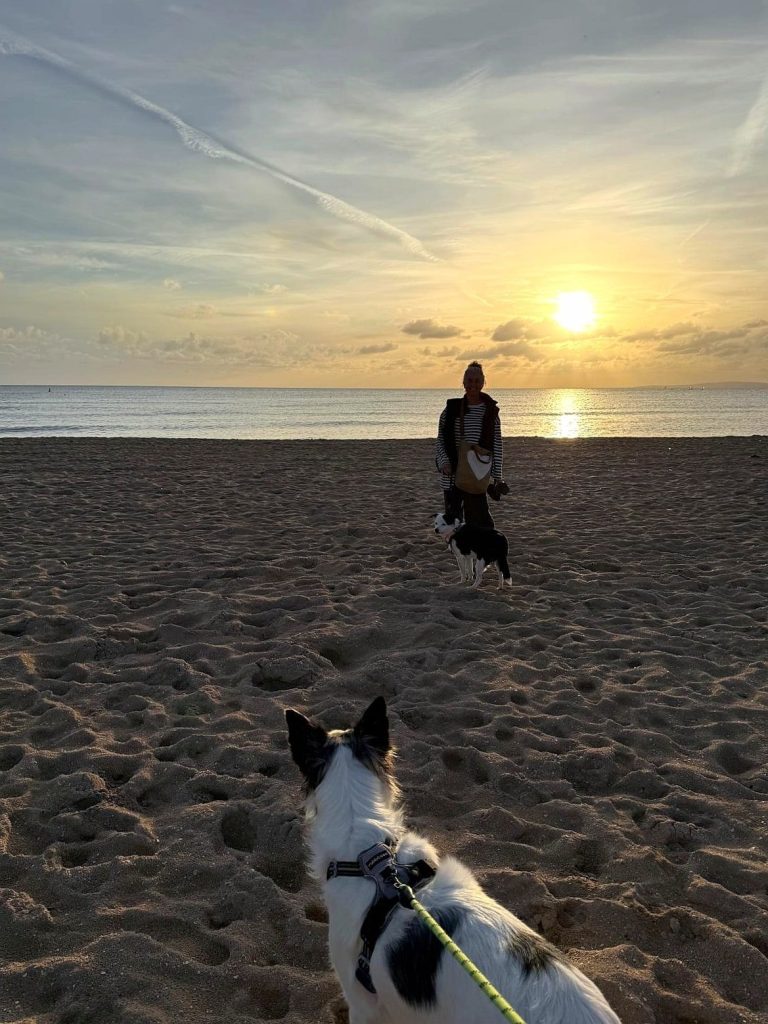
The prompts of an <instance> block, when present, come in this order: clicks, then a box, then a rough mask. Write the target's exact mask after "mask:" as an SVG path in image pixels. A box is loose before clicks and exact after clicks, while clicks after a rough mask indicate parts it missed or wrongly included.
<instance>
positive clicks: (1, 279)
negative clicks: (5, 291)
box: [0, 270, 5, 284]
mask: <svg viewBox="0 0 768 1024" xmlns="http://www.w3.org/2000/svg"><path fill="white" fill-rule="evenodd" d="M4 280H5V274H4V273H3V272H2V270H0V284H2V283H3V281H4Z"/></svg>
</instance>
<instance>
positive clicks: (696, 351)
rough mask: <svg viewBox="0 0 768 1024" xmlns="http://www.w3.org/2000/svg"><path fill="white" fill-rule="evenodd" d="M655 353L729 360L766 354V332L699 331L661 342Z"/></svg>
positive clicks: (767, 335)
mask: <svg viewBox="0 0 768 1024" xmlns="http://www.w3.org/2000/svg"><path fill="white" fill-rule="evenodd" d="M656 351H657V352H666V353H667V354H669V355H676V356H682V355H685V356H690V355H697V356H701V355H708V356H714V357H715V358H716V359H729V358H732V357H733V356H735V355H737V354H740V355H745V354H747V353H757V352H761V351H763V352H768V332H766V331H764V330H761V329H758V330H757V331H751V330H749V329H747V328H745V327H741V328H735V329H734V330H732V331H707V330H700V331H697V332H696V333H695V334H691V335H688V336H687V337H685V338H680V339H671V340H669V341H663V342H662V343H661V344H660V345H659V346H658V347H657V349H656Z"/></svg>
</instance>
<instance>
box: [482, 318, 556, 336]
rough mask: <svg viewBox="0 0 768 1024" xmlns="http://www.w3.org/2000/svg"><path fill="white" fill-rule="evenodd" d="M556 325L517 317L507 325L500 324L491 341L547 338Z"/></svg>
mask: <svg viewBox="0 0 768 1024" xmlns="http://www.w3.org/2000/svg"><path fill="white" fill-rule="evenodd" d="M553 330H556V325H555V324H553V323H550V322H549V321H536V320H524V319H523V318H522V317H516V318H515V319H514V320H507V322H506V323H505V324H499V326H498V327H497V328H496V330H495V331H494V332H493V334H492V335H491V341H513V340H515V339H516V338H545V337H546V336H547V335H548V334H550V333H551V332H552V331H553Z"/></svg>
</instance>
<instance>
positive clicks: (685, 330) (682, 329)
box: [621, 321, 701, 341]
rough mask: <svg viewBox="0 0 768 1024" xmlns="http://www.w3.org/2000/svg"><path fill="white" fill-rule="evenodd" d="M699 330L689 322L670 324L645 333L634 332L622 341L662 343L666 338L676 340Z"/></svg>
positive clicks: (626, 335)
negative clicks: (682, 335)
mask: <svg viewBox="0 0 768 1024" xmlns="http://www.w3.org/2000/svg"><path fill="white" fill-rule="evenodd" d="M699 330H701V327H700V325H698V324H694V323H691V322H690V321H687V322H684V323H678V324H671V325H670V326H669V327H663V328H652V329H651V330H647V331H634V332H633V333H632V334H625V335H623V336H622V339H621V340H622V341H664V340H665V339H667V338H677V337H679V336H680V335H681V334H694V333H695V332H696V331H699Z"/></svg>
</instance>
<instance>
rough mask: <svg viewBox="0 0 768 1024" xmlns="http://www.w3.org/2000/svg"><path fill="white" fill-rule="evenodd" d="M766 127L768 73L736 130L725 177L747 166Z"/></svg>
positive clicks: (767, 125) (737, 172) (738, 172)
mask: <svg viewBox="0 0 768 1024" xmlns="http://www.w3.org/2000/svg"><path fill="white" fill-rule="evenodd" d="M766 129H768V75H766V76H765V78H764V79H763V84H762V86H761V87H760V92H759V93H758V94H757V99H756V100H755V102H754V103H753V104H752V106H751V107H750V109H749V113H748V114H747V116H746V118H745V119H744V121H743V122H742V124H741V126H740V127H739V129H738V130H737V132H736V135H735V137H734V140H733V151H732V153H731V162H730V164H729V166H728V171H727V172H726V176H727V177H729V178H734V177H736V175H737V174H741V172H742V171H745V170H746V169H747V168H748V167H749V164H750V162H751V160H752V154H753V153H754V151H755V150H756V149H757V147H758V145H759V143H760V141H761V139H762V138H763V136H764V135H765V133H766Z"/></svg>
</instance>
